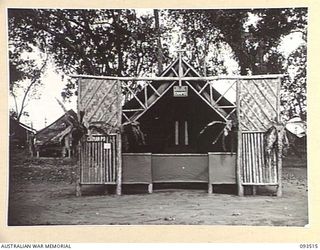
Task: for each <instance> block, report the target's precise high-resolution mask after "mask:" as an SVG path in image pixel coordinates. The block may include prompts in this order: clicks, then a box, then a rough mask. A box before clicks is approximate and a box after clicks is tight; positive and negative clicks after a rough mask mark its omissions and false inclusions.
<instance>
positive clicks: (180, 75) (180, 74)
mask: <svg viewBox="0 0 320 250" xmlns="http://www.w3.org/2000/svg"><path fill="white" fill-rule="evenodd" d="M181 53H182V51H178V54H179V72H178V73H179V86H182V80H181V77H183V72H182V62H181Z"/></svg>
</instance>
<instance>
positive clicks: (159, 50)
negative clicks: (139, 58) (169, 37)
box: [153, 9, 163, 75]
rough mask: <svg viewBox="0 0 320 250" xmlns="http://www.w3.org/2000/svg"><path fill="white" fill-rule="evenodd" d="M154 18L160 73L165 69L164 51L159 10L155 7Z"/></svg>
mask: <svg viewBox="0 0 320 250" xmlns="http://www.w3.org/2000/svg"><path fill="white" fill-rule="evenodd" d="M153 13H154V19H155V29H156V34H157V59H158V75H160V74H161V73H162V71H163V52H162V45H161V32H160V23H159V10H157V9H154V10H153Z"/></svg>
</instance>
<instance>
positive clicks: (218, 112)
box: [186, 81, 226, 121]
mask: <svg viewBox="0 0 320 250" xmlns="http://www.w3.org/2000/svg"><path fill="white" fill-rule="evenodd" d="M186 83H187V85H188V86H189V87H190V88H191V89H192V90H193V91H194V92H195V93H196V94H197V95H198V96H199V97H200V98H201V99H202V100H203V101H205V102H206V103H207V104H208V105H209V107H211V108H212V109H213V110H214V111H215V112H216V113H217V114H218V115H220V116H221V118H222V119H223V120H224V121H226V118H225V116H224V115H223V114H221V112H220V111H219V110H218V109H217V108H216V107H214V106H213V105H212V104H211V103H210V102H209V101H208V100H207V99H206V98H204V97H203V96H202V95H201V94H199V92H198V91H197V90H196V89H195V88H194V87H193V86H192V84H191V83H190V82H189V81H186Z"/></svg>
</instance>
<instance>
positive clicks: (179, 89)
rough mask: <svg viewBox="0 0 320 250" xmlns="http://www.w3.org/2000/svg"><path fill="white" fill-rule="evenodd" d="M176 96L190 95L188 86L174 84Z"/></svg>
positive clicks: (174, 94)
mask: <svg viewBox="0 0 320 250" xmlns="http://www.w3.org/2000/svg"><path fill="white" fill-rule="evenodd" d="M173 96H174V97H187V96H188V86H174V87H173Z"/></svg>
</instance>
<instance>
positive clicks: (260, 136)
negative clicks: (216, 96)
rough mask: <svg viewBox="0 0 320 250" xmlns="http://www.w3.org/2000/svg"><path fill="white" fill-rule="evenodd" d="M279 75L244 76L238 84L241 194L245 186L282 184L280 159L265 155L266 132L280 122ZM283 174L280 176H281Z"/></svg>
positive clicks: (239, 181) (276, 156)
mask: <svg viewBox="0 0 320 250" xmlns="http://www.w3.org/2000/svg"><path fill="white" fill-rule="evenodd" d="M279 97H280V78H272V79H268V78H265V79H263V78H261V79H242V80H239V81H238V85H237V106H238V110H237V113H238V124H239V131H238V143H239V144H238V145H240V147H238V160H237V165H238V167H237V177H238V187H239V194H240V195H242V194H243V187H242V185H251V186H255V185H277V186H278V187H281V171H282V170H281V159H279V157H278V155H277V152H273V153H272V155H271V156H270V157H267V156H266V153H265V149H264V145H265V132H266V131H267V130H268V129H269V128H270V127H271V126H272V125H273V124H274V123H276V122H279V106H280V99H279ZM279 176H280V177H279Z"/></svg>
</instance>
